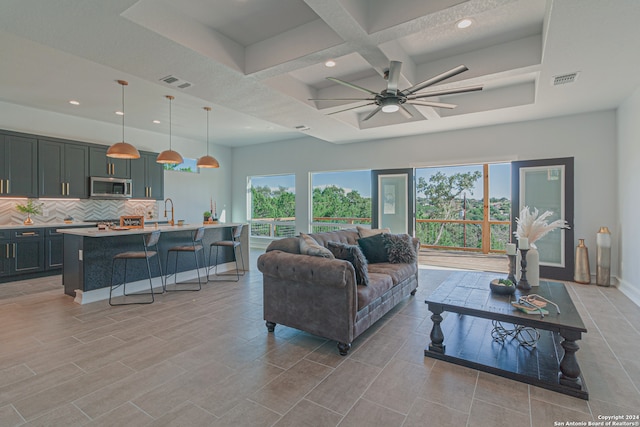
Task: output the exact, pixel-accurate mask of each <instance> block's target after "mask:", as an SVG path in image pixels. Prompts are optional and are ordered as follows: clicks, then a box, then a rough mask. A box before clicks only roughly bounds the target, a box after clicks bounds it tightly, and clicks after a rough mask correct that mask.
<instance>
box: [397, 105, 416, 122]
mask: <svg viewBox="0 0 640 427" xmlns="http://www.w3.org/2000/svg"><path fill="white" fill-rule="evenodd" d="M399 107H400V110H399V111H400V112H401V113H402V115H403V116H405V117H406V118H407V119H410V118H412V117H413V114H411V111H409V110H407V109H406V107H405V106H404V105H402V104H400V105H399Z"/></svg>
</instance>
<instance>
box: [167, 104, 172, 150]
mask: <svg viewBox="0 0 640 427" xmlns="http://www.w3.org/2000/svg"><path fill="white" fill-rule="evenodd" d="M168 98H169V150H170V151H173V149H172V148H171V101H172V100H173V97H172V96H171V97H168Z"/></svg>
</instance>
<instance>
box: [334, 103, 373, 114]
mask: <svg viewBox="0 0 640 427" xmlns="http://www.w3.org/2000/svg"><path fill="white" fill-rule="evenodd" d="M373 104H375V102H370V103H368V104H362V105H357V106H355V107H350V108H345V109H344V110H339V111H334V112H333V113H327V116H330V115H332V114H338V113H342V112H343V111H349V110H355V109H356V108H360V107H366V106H367V105H373Z"/></svg>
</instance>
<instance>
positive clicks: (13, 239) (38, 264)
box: [0, 228, 45, 276]
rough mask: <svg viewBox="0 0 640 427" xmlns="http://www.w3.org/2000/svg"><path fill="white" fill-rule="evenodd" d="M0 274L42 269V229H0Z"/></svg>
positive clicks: (7, 274) (30, 271)
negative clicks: (1, 263) (1, 262)
mask: <svg viewBox="0 0 640 427" xmlns="http://www.w3.org/2000/svg"><path fill="white" fill-rule="evenodd" d="M0 243H1V244H2V246H1V247H0V256H2V260H3V267H2V269H1V270H0V275H1V276H11V275H14V274H26V273H37V272H40V271H44V264H45V263H44V253H45V250H44V249H45V244H44V229H43V228H25V229H22V228H21V229H17V230H16V229H10V230H4V231H0Z"/></svg>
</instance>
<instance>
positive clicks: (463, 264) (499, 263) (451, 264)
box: [418, 248, 509, 273]
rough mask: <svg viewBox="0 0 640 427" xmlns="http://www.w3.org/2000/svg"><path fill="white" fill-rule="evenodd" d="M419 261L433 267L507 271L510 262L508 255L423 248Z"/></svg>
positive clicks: (419, 254)
mask: <svg viewBox="0 0 640 427" xmlns="http://www.w3.org/2000/svg"><path fill="white" fill-rule="evenodd" d="M418 263H419V264H420V265H427V266H432V267H442V268H456V269H461V270H480V271H492V272H497V273H507V272H508V268H509V262H508V260H507V256H506V255H497V254H488V255H484V254H482V253H478V252H463V251H449V250H438V249H427V248H421V249H420V252H419V253H418Z"/></svg>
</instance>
